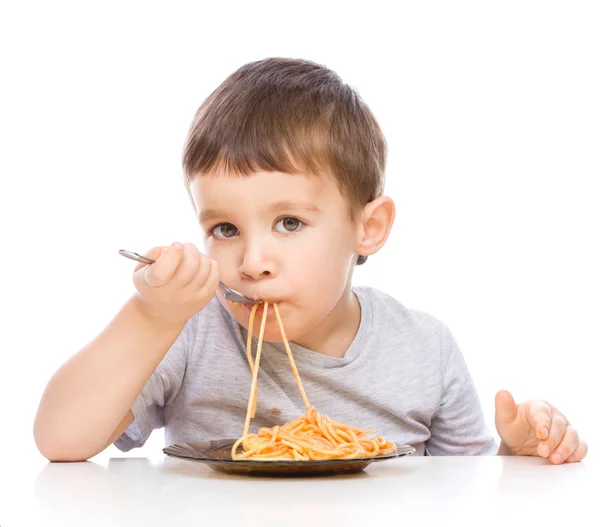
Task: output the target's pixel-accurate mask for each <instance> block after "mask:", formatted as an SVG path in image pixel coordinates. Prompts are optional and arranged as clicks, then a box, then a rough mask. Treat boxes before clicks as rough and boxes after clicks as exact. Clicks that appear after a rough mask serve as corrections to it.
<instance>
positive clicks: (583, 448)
mask: <svg viewBox="0 0 600 527" xmlns="http://www.w3.org/2000/svg"><path fill="white" fill-rule="evenodd" d="M587 451H588V446H587V443H586V442H585V441H582V440H581V439H580V440H579V444H578V445H577V448H576V449H575V452H573V453H572V454H571V455H570V456H569V457H568V458H567V463H576V462H577V461H581V460H582V459H583V458H584V457H585V456H586V454H587Z"/></svg>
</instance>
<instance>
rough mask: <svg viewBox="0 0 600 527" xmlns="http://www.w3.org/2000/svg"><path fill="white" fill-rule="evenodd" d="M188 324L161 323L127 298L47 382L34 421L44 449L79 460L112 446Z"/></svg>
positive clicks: (52, 454) (51, 455) (55, 455)
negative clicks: (94, 335) (84, 345)
mask: <svg viewBox="0 0 600 527" xmlns="http://www.w3.org/2000/svg"><path fill="white" fill-rule="evenodd" d="M184 325H185V324H170V325H161V324H158V323H157V321H156V320H153V319H151V318H149V317H148V316H147V315H145V314H144V313H143V312H142V311H141V310H140V309H139V308H138V307H137V305H136V303H135V301H134V300H133V299H132V300H130V301H128V302H127V303H126V304H125V306H124V307H123V308H122V309H121V311H120V312H119V313H118V314H117V316H116V317H115V318H114V319H113V320H112V321H111V323H110V324H109V325H108V326H107V327H106V329H105V330H104V331H103V332H102V333H101V334H100V335H99V336H98V337H97V338H96V339H95V340H94V341H93V342H91V343H90V344H89V345H87V346H86V347H85V348H83V349H82V350H81V351H80V352H79V353H78V354H76V355H75V356H74V357H72V358H71V359H70V360H69V361H67V362H66V363H65V364H64V365H63V366H62V367H61V368H60V369H59V370H58V371H57V372H56V374H55V375H54V376H53V377H52V379H51V380H50V382H49V383H48V386H47V387H46V390H45V392H44V395H43V396H42V399H41V402H40V405H39V408H38V413H37V416H36V419H35V424H34V437H35V441H36V444H37V446H38V448H39V450H40V452H41V453H42V454H43V455H44V456H45V457H46V458H48V459H50V460H52V461H79V460H84V459H88V458H90V457H92V456H94V455H96V454H98V453H99V452H101V451H102V450H104V449H105V448H106V447H107V446H108V445H110V444H111V443H112V442H113V441H114V440H115V439H116V438H117V437H119V435H120V434H118V435H117V432H119V431H120V432H121V433H122V432H123V431H124V430H125V429H126V428H127V426H125V424H127V425H129V424H130V423H131V422H132V421H133V414H132V413H131V410H130V408H131V405H132V404H133V402H134V401H135V399H136V397H137V396H138V394H139V393H140V392H141V391H142V389H143V387H144V385H145V383H146V382H147V381H148V379H149V378H150V376H151V375H152V373H153V372H154V370H155V369H156V367H157V366H158V364H159V363H160V361H161V360H162V358H163V357H164V356H165V354H166V353H167V351H168V350H169V348H170V347H171V345H172V344H173V343H174V342H175V340H176V339H177V337H178V336H179V334H180V333H181V331H182V330H183V327H184ZM123 427H124V428H123ZM121 429H122V430H121ZM113 436H116V437H114V438H113Z"/></svg>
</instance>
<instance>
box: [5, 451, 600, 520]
mask: <svg viewBox="0 0 600 527" xmlns="http://www.w3.org/2000/svg"><path fill="white" fill-rule="evenodd" d="M36 467H37V468H36V470H35V471H31V473H27V471H21V472H13V473H12V474H13V476H12V478H11V477H10V475H7V473H6V472H5V471H3V472H0V483H1V484H2V488H3V492H2V496H0V526H1V527H12V526H13V525H36V524H39V525H49V526H60V527H66V526H70V525H73V526H78V527H80V526H95V525H102V526H111V527H117V526H121V525H122V526H127V527H131V526H134V525H145V526H152V525H160V526H169V525H173V526H183V525H194V526H203V525H211V526H220V525H239V526H261V527H265V526H270V525H273V526H274V527H284V526H286V527H287V526H300V525H301V526H303V527H313V526H319V525H327V526H330V527H331V526H335V525H343V526H344V527H347V526H352V525H361V526H363V527H367V526H369V527H372V526H383V525H403V526H413V525H482V526H489V525H507V524H508V522H509V521H511V522H514V524H515V525H528V526H549V525H562V526H564V525H573V524H574V523H573V522H574V521H576V520H582V521H583V522H584V523H582V525H600V512H599V511H600V484H599V482H598V473H597V471H596V466H595V465H589V464H586V463H585V462H583V463H578V464H571V465H563V466H552V465H550V464H549V463H548V462H547V461H545V460H543V459H540V458H516V457H509V458H506V457H408V458H401V459H394V460H390V461H385V462H380V463H376V464H372V465H370V466H369V467H368V468H367V470H366V471H365V472H363V473H361V474H356V475H352V476H338V477H330V478H309V479H289V478H285V479H284V478H281V479H273V478H257V477H246V476H229V475H225V474H220V473H218V472H213V471H212V470H210V469H209V468H207V467H206V466H204V465H202V464H199V463H196V462H193V461H186V460H180V459H176V458H169V457H163V456H160V457H158V458H106V459H105V460H104V462H97V461H95V462H85V463H48V464H45V463H44V462H41V463H39V464H38V465H36ZM584 518H585V520H584ZM268 522H271V523H268Z"/></svg>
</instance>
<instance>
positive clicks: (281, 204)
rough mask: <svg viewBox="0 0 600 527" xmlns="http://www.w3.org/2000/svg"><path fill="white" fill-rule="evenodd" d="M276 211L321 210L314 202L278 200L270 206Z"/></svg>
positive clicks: (318, 211)
mask: <svg viewBox="0 0 600 527" xmlns="http://www.w3.org/2000/svg"><path fill="white" fill-rule="evenodd" d="M269 208H270V209H271V210H273V211H274V212H282V211H284V210H304V211H308V212H315V213H317V214H318V213H320V212H321V210H320V209H319V207H317V206H316V205H315V204H314V203H306V202H304V201H278V202H277V203H274V204H273V205H271V207H269Z"/></svg>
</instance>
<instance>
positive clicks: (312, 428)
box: [163, 302, 415, 475]
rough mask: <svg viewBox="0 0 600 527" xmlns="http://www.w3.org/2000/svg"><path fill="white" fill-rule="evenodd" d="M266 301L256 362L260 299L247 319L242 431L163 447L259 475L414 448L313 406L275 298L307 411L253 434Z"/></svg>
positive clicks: (314, 469)
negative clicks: (247, 372) (249, 375)
mask: <svg viewBox="0 0 600 527" xmlns="http://www.w3.org/2000/svg"><path fill="white" fill-rule="evenodd" d="M264 304H265V305H264V309H263V316H262V321H261V327H260V331H259V336H258V344H257V350H256V363H255V362H254V360H253V358H252V335H253V326H254V318H255V315H256V310H257V308H258V304H255V305H254V306H253V308H252V312H251V314H250V320H249V324H248V341H247V344H246V356H247V359H248V364H249V366H250V371H251V373H252V383H251V385H250V395H249V397H248V405H247V410H246V420H245V423H244V430H243V432H242V435H241V437H239V438H238V439H220V440H213V441H207V442H198V443H184V444H177V445H171V446H169V447H167V448H165V449H164V450H163V452H164V453H165V454H167V455H170V456H175V457H181V458H186V459H191V460H195V461H199V462H203V463H206V464H207V465H209V466H210V467H211V468H213V469H214V470H218V471H221V472H227V473H232V474H233V473H235V474H259V475H260V474H263V475H332V474H350V473H354V472H359V471H361V470H363V469H364V468H365V467H366V466H367V465H369V464H370V463H372V462H374V461H383V460H386V459H392V458H396V457H401V456H407V455H412V454H414V452H415V449H414V448H413V447H411V446H409V445H396V444H395V443H394V442H392V441H389V440H387V439H384V438H383V437H380V436H377V435H374V431H373V430H367V429H363V428H358V427H356V426H350V425H347V424H344V423H339V422H337V421H334V420H332V419H330V418H329V417H328V416H327V415H322V414H320V413H319V412H318V411H317V410H316V409H315V408H314V407H313V406H311V404H310V403H309V401H308V397H307V395H306V392H305V391H304V386H303V385H302V381H301V379H300V375H299V373H298V369H297V368H296V364H295V361H294V357H293V355H292V352H291V349H290V345H289V342H288V340H287V337H286V334H285V329H284V327H283V323H282V321H281V316H280V314H279V309H278V307H277V304H273V310H274V312H275V316H276V317H277V323H278V324H279V329H280V331H281V337H282V340H283V343H284V346H285V349H286V352H287V354H288V358H289V361H290V366H291V368H292V373H293V374H294V377H295V379H296V383H297V385H298V389H299V390H300V394H301V395H302V400H303V402H304V405H305V406H306V412H305V413H304V414H302V415H301V416H300V417H298V418H297V419H295V420H293V421H290V422H288V423H285V424H282V425H277V426H274V427H272V428H261V429H259V430H258V431H257V432H256V433H254V434H251V433H250V422H251V420H252V418H253V417H254V416H255V413H256V402H257V400H258V372H259V365H260V357H261V352H262V344H263V336H264V331H265V325H266V321H267V313H268V311H269V309H268V307H269V303H268V302H265V303H264Z"/></svg>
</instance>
